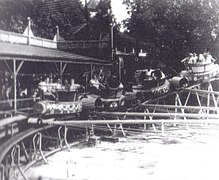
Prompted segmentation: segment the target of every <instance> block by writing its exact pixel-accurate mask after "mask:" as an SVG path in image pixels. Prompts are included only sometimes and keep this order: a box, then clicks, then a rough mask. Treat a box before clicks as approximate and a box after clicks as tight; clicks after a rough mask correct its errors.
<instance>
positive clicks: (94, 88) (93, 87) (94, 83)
mask: <svg viewBox="0 0 219 180" xmlns="http://www.w3.org/2000/svg"><path fill="white" fill-rule="evenodd" d="M101 86H102V84H101V83H100V81H99V79H98V77H97V75H94V76H93V78H92V79H91V80H90V91H91V93H94V94H98V93H99V91H100V87H101Z"/></svg>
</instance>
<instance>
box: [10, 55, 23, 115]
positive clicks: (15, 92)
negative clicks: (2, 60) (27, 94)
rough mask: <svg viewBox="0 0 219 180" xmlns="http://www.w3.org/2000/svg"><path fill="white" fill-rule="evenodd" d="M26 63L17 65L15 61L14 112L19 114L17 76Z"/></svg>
mask: <svg viewBox="0 0 219 180" xmlns="http://www.w3.org/2000/svg"><path fill="white" fill-rule="evenodd" d="M23 63H24V61H21V63H20V64H19V65H18V68H17V65H16V60H15V59H13V76H14V112H15V113H16V112H17V74H18V72H19V71H20V69H21V67H22V65H23Z"/></svg>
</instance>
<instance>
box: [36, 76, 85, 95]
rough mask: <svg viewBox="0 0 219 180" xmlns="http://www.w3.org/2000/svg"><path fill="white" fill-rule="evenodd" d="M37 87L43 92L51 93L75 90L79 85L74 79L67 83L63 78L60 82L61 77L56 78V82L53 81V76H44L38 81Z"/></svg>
mask: <svg viewBox="0 0 219 180" xmlns="http://www.w3.org/2000/svg"><path fill="white" fill-rule="evenodd" d="M38 87H39V89H40V90H42V91H43V92H44V93H53V92H56V91H76V90H77V89H78V88H80V87H81V85H79V84H75V80H74V79H71V83H70V84H69V82H68V80H67V79H65V81H64V83H63V84H62V81H61V79H57V81H56V82H54V81H53V78H51V77H46V79H45V80H44V81H40V83H39V85H38Z"/></svg>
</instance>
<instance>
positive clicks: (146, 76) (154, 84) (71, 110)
mask: <svg viewBox="0 0 219 180" xmlns="http://www.w3.org/2000/svg"><path fill="white" fill-rule="evenodd" d="M182 62H183V63H184V64H185V67H186V70H183V71H181V73H180V74H179V75H178V76H174V77H172V78H167V76H166V75H165V74H164V73H163V72H162V71H161V70H160V69H143V70H136V72H135V79H136V85H133V86H132V92H124V91H123V85H122V84H121V82H119V81H118V79H117V78H116V77H114V78H113V77H110V78H108V80H107V86H106V87H105V88H103V89H100V91H99V93H98V94H95V93H93V94H95V95H94V96H93V95H92V93H89V94H86V93H79V92H78V91H77V90H75V91H69V90H62V91H60V90H57V91H56V92H52V93H51V95H52V97H54V98H53V100H51V95H50V96H48V95H45V94H44V95H43V96H42V97H44V98H43V99H42V98H41V100H39V101H38V102H37V103H36V105H35V107H34V108H35V114H34V116H35V118H34V117H31V118H30V119H29V122H31V123H38V124H42V121H44V120H46V119H51V118H52V119H53V120H54V121H59V120H68V119H75V118H76V119H80V115H81V114H83V113H90V112H91V111H86V112H85V111H84V112H83V105H85V102H86V101H83V100H82V99H84V98H85V99H86V98H90V99H92V100H91V101H92V102H94V103H93V104H92V105H91V106H95V107H92V108H91V109H92V113H94V112H98V113H99V112H100V111H109V112H111V114H113V111H115V112H116V111H117V112H118V111H124V110H126V109H130V108H131V109H133V108H136V107H139V105H140V104H141V103H143V104H147V103H146V102H151V101H153V100H154V99H160V98H162V97H167V96H169V95H170V94H177V93H178V92H182V91H183V93H184V94H185V92H187V91H188V89H194V87H195V90H194V91H195V92H196V93H197V92H202V91H203V90H199V89H200V85H202V86H206V84H209V87H208V90H209V88H210V87H211V86H210V85H211V84H210V82H211V79H212V78H216V77H217V75H218V74H219V65H218V64H215V63H214V62H215V60H214V59H213V58H212V57H211V55H209V54H207V53H206V54H200V55H199V57H197V56H196V55H195V54H190V56H189V57H187V58H185V59H183V60H182ZM197 87H198V88H199V89H197ZM202 88H203V87H202ZM191 91H192V90H191ZM190 93H191V92H190ZM130 94H131V97H132V98H131V99H130V98H129V97H130ZM128 96H129V97H128ZM207 96H208V95H207ZM48 97H49V98H50V99H46V98H48ZM177 98H179V97H177ZM202 98H203V96H202ZM171 99H172V98H171ZM169 101H171V100H169ZM187 101H188V100H187ZM208 101H209V102H208V106H209V105H210V104H209V103H210V100H208ZM213 101H214V102H217V103H218V100H217V99H215V97H214V100H213ZM198 102H199V103H200V104H201V102H200V100H199V99H198ZM193 103H195V102H193ZM180 104H181V102H180ZM214 104H215V105H216V103H214ZM175 105H176V104H175ZM85 106H86V105H85ZM87 117H88V116H87Z"/></svg>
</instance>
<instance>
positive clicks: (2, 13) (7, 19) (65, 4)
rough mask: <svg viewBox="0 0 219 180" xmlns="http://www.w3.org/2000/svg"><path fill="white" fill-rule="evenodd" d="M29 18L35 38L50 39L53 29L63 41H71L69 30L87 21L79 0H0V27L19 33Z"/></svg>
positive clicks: (70, 31) (52, 35) (53, 32)
mask: <svg viewBox="0 0 219 180" xmlns="http://www.w3.org/2000/svg"><path fill="white" fill-rule="evenodd" d="M27 17H30V18H31V19H32V30H33V32H34V35H36V36H40V37H44V38H50V39H51V38H53V37H54V34H55V32H56V28H55V27H56V26H59V29H60V34H61V36H63V37H64V39H68V40H71V37H72V33H73V31H72V29H73V28H74V27H75V26H77V25H79V24H82V23H85V22H86V19H85V15H84V10H83V6H82V4H81V2H80V0H1V1H0V28H1V29H3V30H7V31H13V32H19V33H22V32H23V31H24V29H25V27H26V26H27Z"/></svg>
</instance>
